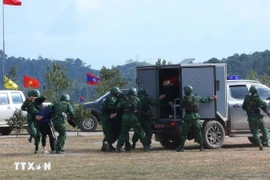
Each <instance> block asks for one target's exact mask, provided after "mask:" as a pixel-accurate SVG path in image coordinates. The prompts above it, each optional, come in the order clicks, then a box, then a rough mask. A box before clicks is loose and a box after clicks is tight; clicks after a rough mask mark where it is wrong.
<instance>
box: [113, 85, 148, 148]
mask: <svg viewBox="0 0 270 180" xmlns="http://www.w3.org/2000/svg"><path fill="white" fill-rule="evenodd" d="M140 108H141V102H140V99H139V98H138V97H137V90H136V89H135V88H130V89H129V91H128V93H127V97H126V98H125V99H124V100H122V101H120V102H119V103H118V104H117V112H119V111H123V116H122V130H121V134H120V137H119V139H118V142H117V147H116V152H121V147H122V146H123V145H124V143H125V142H126V140H127V137H129V130H130V129H131V128H133V130H134V131H135V133H137V134H138V135H139V137H140V141H141V143H142V144H143V146H144V151H148V146H147V142H146V139H145V133H144V131H143V129H142V127H141V124H140V122H139V119H138V114H137V113H138V109H140ZM116 116H117V113H115V114H111V118H114V117H116Z"/></svg>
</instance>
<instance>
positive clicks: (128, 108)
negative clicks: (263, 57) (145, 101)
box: [123, 97, 138, 113]
mask: <svg viewBox="0 0 270 180" xmlns="http://www.w3.org/2000/svg"><path fill="white" fill-rule="evenodd" d="M123 109H124V112H125V113H137V111H138V105H137V103H135V101H134V98H133V97H128V98H126V100H125V101H124V102H123Z"/></svg>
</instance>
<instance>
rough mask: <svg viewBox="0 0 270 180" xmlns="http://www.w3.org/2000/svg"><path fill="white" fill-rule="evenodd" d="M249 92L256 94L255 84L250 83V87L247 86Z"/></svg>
mask: <svg viewBox="0 0 270 180" xmlns="http://www.w3.org/2000/svg"><path fill="white" fill-rule="evenodd" d="M249 92H250V93H251V94H258V88H257V87H256V86H254V85H252V86H250V88H249Z"/></svg>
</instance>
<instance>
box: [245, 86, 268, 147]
mask: <svg viewBox="0 0 270 180" xmlns="http://www.w3.org/2000/svg"><path fill="white" fill-rule="evenodd" d="M249 92H250V94H248V95H246V97H245V100H244V103H243V104H242V109H243V110H244V111H246V112H247V116H248V123H249V127H250V131H251V133H252V135H253V138H254V140H255V142H256V144H258V145H259V149H260V150H261V151H262V150H263V143H262V141H261V139H260V136H259V130H261V132H262V135H263V139H264V142H265V143H266V146H268V147H269V146H270V145H269V143H268V138H269V135H268V130H267V128H266V127H265V123H264V120H263V115H262V114H261V113H260V108H262V109H266V108H267V104H266V103H265V102H264V101H263V100H262V99H261V98H260V96H259V94H258V89H257V87H256V86H254V85H252V86H251V87H250V89H249Z"/></svg>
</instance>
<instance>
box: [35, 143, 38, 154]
mask: <svg viewBox="0 0 270 180" xmlns="http://www.w3.org/2000/svg"><path fill="white" fill-rule="evenodd" d="M37 152H38V144H35V151H34V153H37Z"/></svg>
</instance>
